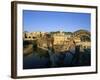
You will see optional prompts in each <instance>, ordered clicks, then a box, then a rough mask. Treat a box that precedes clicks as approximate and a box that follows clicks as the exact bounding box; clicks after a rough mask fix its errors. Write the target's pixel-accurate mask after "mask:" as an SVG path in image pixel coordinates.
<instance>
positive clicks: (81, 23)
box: [23, 10, 91, 32]
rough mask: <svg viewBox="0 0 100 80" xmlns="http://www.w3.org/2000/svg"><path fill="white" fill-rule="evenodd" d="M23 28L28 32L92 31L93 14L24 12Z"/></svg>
mask: <svg viewBox="0 0 100 80" xmlns="http://www.w3.org/2000/svg"><path fill="white" fill-rule="evenodd" d="M23 27H24V31H28V32H37V31H41V32H51V31H66V32H74V31H77V30H80V29H84V30H88V31H90V27H91V14H90V13H78V12H77V13H75V12H55V11H34V10H23Z"/></svg>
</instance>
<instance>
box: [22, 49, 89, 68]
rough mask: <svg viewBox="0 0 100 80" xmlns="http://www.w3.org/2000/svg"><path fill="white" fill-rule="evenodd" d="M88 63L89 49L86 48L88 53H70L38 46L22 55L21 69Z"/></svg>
mask: <svg viewBox="0 0 100 80" xmlns="http://www.w3.org/2000/svg"><path fill="white" fill-rule="evenodd" d="M86 51H87V50H86ZM41 52H42V53H41ZM89 65H90V50H88V53H87V52H84V53H81V52H78V51H76V53H71V52H70V51H66V52H59V53H53V52H52V51H51V50H50V49H49V50H48V51H47V50H43V49H40V48H38V49H37V50H36V51H34V50H33V52H32V53H31V54H29V55H24V57H23V69H34V68H52V67H73V66H89Z"/></svg>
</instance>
